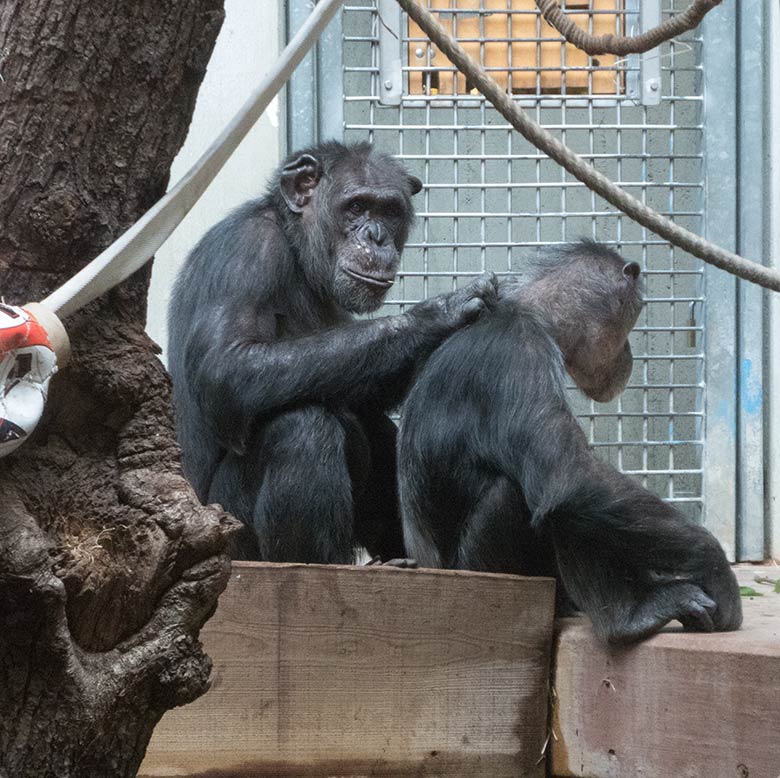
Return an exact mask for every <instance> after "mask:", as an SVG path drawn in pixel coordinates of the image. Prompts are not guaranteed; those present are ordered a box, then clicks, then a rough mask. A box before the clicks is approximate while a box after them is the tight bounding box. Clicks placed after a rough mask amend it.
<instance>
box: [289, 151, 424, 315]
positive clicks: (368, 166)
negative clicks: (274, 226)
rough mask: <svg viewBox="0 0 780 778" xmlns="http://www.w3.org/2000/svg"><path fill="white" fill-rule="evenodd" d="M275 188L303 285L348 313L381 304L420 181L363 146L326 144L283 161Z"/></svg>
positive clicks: (398, 258)
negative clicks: (302, 277)
mask: <svg viewBox="0 0 780 778" xmlns="http://www.w3.org/2000/svg"><path fill="white" fill-rule="evenodd" d="M277 187H278V188H277V189H276V192H278V193H279V194H280V195H281V198H282V201H283V205H282V203H279V205H280V206H282V214H283V218H284V223H285V229H286V232H287V236H288V239H289V240H290V242H291V244H292V245H293V246H294V247H295V249H297V256H298V259H299V260H300V262H301V264H302V268H303V272H304V273H305V275H306V279H307V282H308V284H309V286H310V287H312V289H314V290H315V291H316V292H318V293H319V294H320V295H322V296H324V297H325V298H326V299H333V300H335V302H336V303H337V304H338V305H340V306H341V307H342V308H344V309H345V310H347V311H351V312H353V313H365V312H368V311H374V310H376V309H377V308H379V307H380V306H381V304H382V302H383V300H384V298H385V295H386V294H387V292H388V290H389V289H390V287H391V286H392V285H393V283H394V281H395V274H396V272H397V270H398V263H399V261H400V255H401V251H402V250H403V247H404V244H405V243H406V239H407V237H408V234H409V228H410V226H411V224H412V221H413V219H414V209H413V207H412V202H411V197H412V195H415V194H417V192H419V191H420V189H422V183H421V182H420V180H419V179H418V178H415V177H414V176H412V175H409V173H407V172H406V170H405V169H404V168H403V166H402V165H401V164H400V163H399V162H397V161H396V160H394V159H393V158H392V157H390V156H388V155H386V154H381V153H379V152H376V151H374V150H373V149H372V147H371V146H370V145H369V144H367V143H363V144H359V145H355V146H344V145H342V144H340V143H336V142H333V141H331V142H327V143H323V144H320V145H319V146H316V147H314V148H311V149H306V150H304V151H302V152H299V153H297V154H295V155H293V156H292V157H291V158H290V159H288V160H287V161H286V162H285V163H284V164H283V165H282V167H281V169H280V171H279V174H278V182H277Z"/></svg>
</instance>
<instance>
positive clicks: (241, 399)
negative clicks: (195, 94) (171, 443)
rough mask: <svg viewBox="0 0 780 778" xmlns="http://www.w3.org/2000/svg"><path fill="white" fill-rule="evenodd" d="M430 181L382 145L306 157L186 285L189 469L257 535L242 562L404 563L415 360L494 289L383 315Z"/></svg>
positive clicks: (183, 332) (216, 236) (182, 382)
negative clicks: (404, 472)
mask: <svg viewBox="0 0 780 778" xmlns="http://www.w3.org/2000/svg"><path fill="white" fill-rule="evenodd" d="M420 186H421V184H420V182H419V180H417V179H416V178H414V177H412V176H410V175H409V174H408V173H407V172H406V171H405V170H404V169H403V167H402V166H401V165H400V164H399V163H398V162H396V161H395V160H394V159H392V158H391V157H388V156H386V155H383V154H379V153H376V152H374V151H373V150H372V149H371V147H370V146H368V145H365V144H364V145H359V146H353V147H346V146H343V145H341V144H338V143H333V142H331V143H325V144H321V145H319V146H317V147H314V148H310V149H306V150H304V151H301V152H298V153H296V154H293V155H291V156H290V157H289V159H288V160H286V161H285V163H284V164H282V166H281V167H280V168H279V171H278V172H277V174H276V176H275V178H274V180H273V181H272V183H271V185H270V187H269V191H268V194H267V195H266V196H265V197H264V198H262V199H260V200H256V201H253V202H249V203H247V204H245V205H243V206H242V207H240V208H239V209H238V210H237V211H235V212H234V213H233V214H231V215H230V216H228V217H227V218H226V219H224V220H223V221H222V222H220V223H219V224H217V225H216V226H215V227H213V228H212V229H211V230H210V231H209V232H208V233H207V234H206V235H205V237H204V238H203V239H202V240H201V242H200V243H199V244H198V246H197V247H196V248H195V249H194V251H193V252H192V254H191V255H190V257H189V258H188V260H187V263H186V265H185V266H184V268H183V270H182V272H181V274H180V276H179V278H178V280H177V283H176V286H175V289H174V291H173V297H172V301H171V307H170V313H169V322H170V328H169V329H170V338H169V354H170V370H171V375H172V377H173V382H174V401H175V411H176V422H177V433H178V438H179V442H180V444H181V448H182V458H183V459H182V462H183V467H184V472H185V474H186V476H187V477H188V479H189V480H190V481H191V483H192V484H193V486H194V487H195V490H196V491H197V494H198V496H199V497H200V499H201V500H203V501H204V502H217V503H221V504H222V505H223V506H224V508H226V509H227V510H228V511H230V512H231V513H233V514H234V515H236V516H237V517H238V518H240V519H241V520H242V521H243V522H244V523H245V525H246V529H245V531H244V532H243V535H242V536H241V537H240V539H239V541H238V542H237V544H236V548H235V550H234V555H235V556H236V557H238V558H247V559H265V560H272V561H302V562H340V563H348V562H350V561H352V559H353V549H354V547H355V546H356V545H364V546H366V547H367V548H368V550H369V551H370V552H371V553H372V554H376V555H380V556H382V557H384V558H391V557H400V556H403V543H402V533H401V528H400V518H399V516H398V510H397V496H396V487H395V428H394V425H393V424H392V423H391V422H390V421H389V419H388V418H387V416H386V415H385V411H386V410H387V409H388V408H390V407H392V406H394V405H396V404H397V403H398V402H399V401H400V400H401V399H402V397H403V395H404V393H405V391H406V388H407V385H408V383H409V381H410V379H411V376H412V372H413V370H414V366H415V363H416V361H417V360H418V359H420V358H422V357H424V356H426V355H427V354H429V353H430V352H431V351H432V350H433V349H434V348H435V347H436V346H437V345H438V343H439V342H440V341H441V340H442V339H444V338H445V337H447V336H448V335H449V334H451V333H452V332H454V331H455V330H456V329H458V328H459V327H461V326H462V325H464V324H465V323H467V322H469V321H471V320H473V319H474V318H475V317H476V316H477V315H478V314H479V312H480V311H481V309H482V307H483V305H484V302H483V298H484V299H485V300H487V301H488V302H489V301H490V300H491V299H493V298H495V294H496V290H495V284H494V282H493V281H492V280H491V279H480V280H478V281H477V282H475V283H474V284H472V285H471V286H470V287H468V288H465V289H462V290H459V291H457V292H454V293H452V294H449V295H443V296H441V297H438V298H434V299H433V300H429V301H426V302H423V303H420V304H419V305H417V306H415V307H414V308H412V309H411V310H409V311H408V312H406V313H404V314H402V315H399V316H393V317H386V318H377V319H374V320H372V321H368V320H364V321H354V320H353V318H352V313H362V312H366V311H370V310H375V309H376V308H378V307H379V306H380V305H381V304H382V301H383V299H384V296H385V294H386V293H387V290H388V289H389V287H390V285H391V283H392V280H393V279H394V276H395V272H396V269H397V267H398V261H399V256H400V252H401V250H402V249H403V246H404V243H405V241H406V238H407V235H408V230H409V227H410V225H411V223H412V219H413V209H412V204H411V197H412V195H413V194H415V193H416V192H417V191H419V189H420Z"/></svg>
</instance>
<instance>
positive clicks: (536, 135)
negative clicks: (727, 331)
mask: <svg viewBox="0 0 780 778" xmlns="http://www.w3.org/2000/svg"><path fill="white" fill-rule="evenodd" d="M398 3H399V5H400V6H401V7H402V8H403V9H404V11H406V13H407V14H409V16H410V17H411V18H412V19H414V21H415V22H416V23H417V24H418V25H419V27H420V28H421V29H422V30H423V31H424V32H425V34H426V35H427V36H428V37H429V38H430V39H431V40H432V41H433V43H434V44H435V45H436V46H437V47H438V48H439V49H440V50H441V51H442V52H443V53H444V54H445V55H446V56H447V57H448V58H449V59H450V61H451V62H452V63H453V64H454V65H455V66H456V67H457V68H458V70H460V71H461V73H463V74H464V75H465V76H466V77H467V78H468V80H469V83H470V84H473V85H474V86H475V87H476V88H477V89H478V90H479V91H480V92H481V93H482V94H483V95H484V96H485V98H487V100H488V101H489V102H490V103H491V104H492V105H493V106H494V107H495V108H496V110H497V111H498V112H499V113H500V114H501V115H502V116H503V117H504V118H505V119H506V120H507V121H508V122H509V123H510V124H511V125H512V126H513V127H514V128H515V129H516V130H517V131H518V132H519V133H520V134H521V135H522V136H523V137H524V138H525V139H526V140H528V141H530V142H531V143H533V145H534V146H536V147H537V148H538V149H539V150H540V151H543V152H544V153H545V154H547V155H548V156H549V157H550V158H552V159H554V160H555V161H556V162H557V163H558V164H559V165H561V167H563V168H565V169H566V170H568V171H569V173H571V174H572V175H573V176H574V177H575V178H576V179H578V180H579V181H582V183H583V184H585V185H586V186H587V187H588V188H589V189H591V190H592V191H594V192H596V194H599V195H601V197H603V198H604V199H605V200H606V201H607V202H609V203H611V204H612V205H614V206H615V207H616V208H619V209H620V210H621V211H622V212H623V213H625V214H627V215H628V216H630V217H631V218H632V219H634V220H635V221H636V222H638V223H639V224H641V225H642V226H643V227H647V229H649V230H652V231H653V232H654V233H656V235H659V236H660V237H662V238H663V239H664V240H667V241H669V243H672V244H673V245H675V246H678V247H679V248H681V249H684V250H685V251H687V252H688V253H689V254H692V255H693V256H695V257H698V258H699V259H702V260H704V261H705V262H707V263H709V264H710V265H714V266H715V267H718V268H720V269H721V270H725V271H727V272H729V273H732V274H733V275H735V276H738V277H739V278H744V279H745V280H746V281H751V282H752V283H754V284H758V285H759V286H762V287H764V288H766V289H772V290H774V291H775V292H778V291H780V272H778V271H777V270H773V269H772V268H769V267H765V266H764V265H760V264H759V263H758V262H754V261H753V260H750V259H745V258H744V257H740V256H739V255H738V254H734V253H733V252H731V251H727V250H726V249H723V248H720V247H719V246H716V245H715V244H713V243H710V242H709V241H707V240H705V239H704V238H702V237H701V236H699V235H696V234H695V233H693V232H690V231H688V230H686V229H684V228H683V227H679V226H678V225H676V224H675V223H674V222H673V221H671V220H670V219H667V218H666V217H665V216H661V214H659V213H657V212H656V211H654V210H653V209H652V208H649V207H648V206H646V205H645V204H644V203H641V202H640V201H639V200H637V199H636V198H635V197H632V196H631V195H630V194H628V192H625V191H624V190H623V189H621V188H620V187H619V186H617V185H616V184H614V183H613V182H612V181H610V180H609V179H608V178H607V177H606V176H604V175H602V174H601V173H599V172H598V170H596V169H595V168H594V167H593V166H592V165H590V164H588V163H587V162H585V160H583V159H582V158H581V157H580V156H578V155H577V154H575V153H574V152H573V151H571V149H569V148H568V147H567V146H565V145H564V144H563V143H561V141H559V140H558V139H557V138H554V137H553V136H552V135H550V133H549V132H547V130H545V129H544V128H543V127H541V126H539V125H538V124H536V122H534V121H533V120H532V119H531V118H530V117H529V116H528V115H527V114H526V113H525V111H523V109H522V108H521V107H520V106H519V105H518V104H517V103H516V102H515V101H514V100H513V99H512V97H511V96H510V95H509V94H507V92H505V91H504V90H503V89H502V88H501V87H500V86H499V85H498V84H497V83H496V82H495V81H494V80H493V79H492V78H491V77H490V76H488V74H487V73H486V72H485V71H484V70H483V69H482V67H480V65H478V64H477V63H476V62H474V61H473V60H472V59H471V58H470V57H469V56H468V54H466V52H465V51H464V50H463V49H462V48H461V46H460V45H459V44H458V43H457V42H456V41H455V40H453V38H452V37H451V36H450V35H449V34H448V33H447V32H446V31H445V30H444V28H443V27H442V26H441V25H440V24H439V22H438V21H437V20H436V19H435V18H434V16H432V15H431V14H430V13H429V12H428V10H427V9H425V8H423V7H422V6H420V5H418V4H417V3H416V2H414V0H398Z"/></svg>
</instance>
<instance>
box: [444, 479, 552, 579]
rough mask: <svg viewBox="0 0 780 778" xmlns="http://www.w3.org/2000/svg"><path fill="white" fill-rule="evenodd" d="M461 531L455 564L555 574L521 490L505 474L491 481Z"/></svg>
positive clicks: (488, 570) (457, 565)
mask: <svg viewBox="0 0 780 778" xmlns="http://www.w3.org/2000/svg"><path fill="white" fill-rule="evenodd" d="M482 478H483V480H484V482H485V483H486V484H488V485H487V486H486V487H485V490H484V492H483V494H482V496H481V497H480V499H479V501H478V502H477V504H476V505H475V506H474V507H473V508H472V509H471V511H470V512H469V515H468V517H467V518H466V520H465V522H464V525H463V529H462V531H461V534H460V542H459V544H458V550H457V554H456V557H455V561H454V564H453V567H456V568H461V569H464V570H482V571H485V572H493V573H516V574H519V575H555V562H554V557H553V555H552V553H551V552H550V549H549V546H546V545H545V544H543V543H542V542H540V539H539V538H538V536H537V535H536V533H535V532H534V531H533V529H532V528H531V521H530V515H529V512H528V506H527V505H526V502H525V500H524V499H523V494H522V492H521V491H520V489H519V488H518V487H517V486H516V485H515V484H514V483H512V481H511V480H510V479H508V478H506V477H504V476H497V477H495V478H493V479H492V482H491V481H490V480H489V478H488V476H486V475H483V476H482Z"/></svg>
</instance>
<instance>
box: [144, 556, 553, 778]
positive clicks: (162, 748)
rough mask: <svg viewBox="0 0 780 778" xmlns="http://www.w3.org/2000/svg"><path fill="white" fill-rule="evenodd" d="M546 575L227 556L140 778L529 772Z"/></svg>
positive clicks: (538, 709)
mask: <svg viewBox="0 0 780 778" xmlns="http://www.w3.org/2000/svg"><path fill="white" fill-rule="evenodd" d="M553 597H554V582H553V581H552V580H551V579H541V578H536V579H531V578H517V577H514V576H503V575H486V574H476V573H463V572H451V571H432V570H416V571H415V570H412V571H406V570H396V569H391V568H381V567H363V568H358V567H343V568H340V567H320V566H304V565H269V564H253V563H236V564H235V567H234V574H233V578H232V580H231V582H230V585H229V587H228V589H227V591H226V592H225V593H224V594H223V596H222V599H221V600H220V605H219V609H218V610H217V613H216V615H215V616H214V618H213V619H212V620H211V621H210V622H209V623H208V624H207V626H206V628H205V630H204V632H203V635H202V637H203V642H204V645H205V647H206V649H207V651H208V652H209V654H210V655H211V656H212V657H213V659H214V683H213V687H212V689H211V690H210V691H209V692H208V694H206V695H205V696H204V697H202V698H201V699H200V700H198V701H196V702H195V703H194V704H192V705H189V706H187V707H185V708H181V709H178V710H176V711H172V712H171V713H169V714H167V715H166V716H165V717H164V718H163V720H162V722H161V723H160V725H159V726H158V728H157V730H156V731H155V734H154V737H153V739H152V743H151V745H150V748H149V752H148V754H147V758H146V760H145V762H144V764H143V766H142V767H141V771H140V773H139V776H140V777H141V778H170V777H171V776H177V777H182V776H189V777H190V778H194V776H200V777H201V778H270V777H271V776H273V778H336V777H338V778H358V777H359V776H365V777H366V778H368V776H372V777H376V778H380V777H386V778H401V776H425V777H426V778H436V777H438V776H441V778H478V777H481V776H486V777H489V778H526V777H528V778H542V776H544V774H545V765H544V758H543V756H542V749H543V746H544V743H545V739H546V737H547V712H548V679H549V655H550V653H549V652H550V646H551V645H552V615H553Z"/></svg>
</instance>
